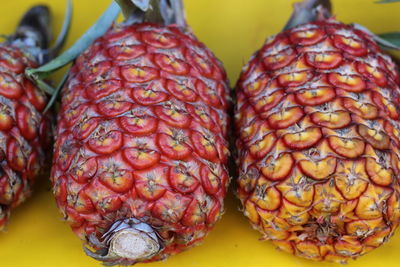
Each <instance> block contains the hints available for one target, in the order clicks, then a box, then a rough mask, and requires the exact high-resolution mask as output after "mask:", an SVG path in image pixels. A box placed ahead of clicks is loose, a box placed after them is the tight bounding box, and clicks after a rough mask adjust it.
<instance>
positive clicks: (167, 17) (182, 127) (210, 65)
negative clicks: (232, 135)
mask: <svg viewBox="0 0 400 267" xmlns="http://www.w3.org/2000/svg"><path fill="white" fill-rule="evenodd" d="M116 2H118V4H119V5H120V6H121V9H122V11H123V13H124V16H125V17H126V21H125V22H123V23H121V24H113V25H112V27H111V28H110V29H108V31H107V32H106V33H105V34H104V35H102V36H99V38H97V39H96V40H95V41H94V42H93V43H92V44H91V46H90V47H89V48H87V49H86V50H85V51H84V52H83V53H82V54H81V55H80V56H79V57H77V59H76V60H75V63H74V65H73V66H72V68H71V69H70V71H69V74H68V79H67V81H66V83H65V86H64V87H63V89H62V91H61V96H62V104H61V109H60V112H59V117H58V125H57V131H56V143H55V147H54V158H53V168H52V174H51V179H52V182H53V191H54V193H55V196H56V200H57V205H58V207H59V209H60V210H61V212H62V214H63V216H64V218H65V220H66V221H68V222H69V224H70V225H71V227H72V229H73V231H74V232H75V233H76V234H77V235H78V237H79V238H80V239H81V240H82V241H83V242H84V244H85V252H86V253H87V254H88V255H90V256H91V257H93V258H95V259H97V260H100V261H102V262H103V263H104V264H107V265H117V264H118V265H130V264H134V263H137V262H148V261H155V260H161V259H165V258H167V257H168V256H169V255H173V254H176V253H178V252H180V251H183V250H185V249H187V248H189V247H192V246H194V245H197V244H199V243H200V242H201V241H202V240H203V239H204V237H205V236H206V235H207V233H208V232H209V231H210V230H211V229H212V228H213V226H214V224H215V223H216V221H217V220H218V219H219V218H220V216H221V214H222V212H223V200H224V197H225V194H226V190H227V186H228V182H229V177H228V171H227V166H226V164H227V159H228V155H229V151H228V144H227V141H226V139H227V132H228V114H227V109H228V107H229V101H228V99H229V97H228V94H229V89H228V82H227V78H226V74H225V71H224V69H223V67H222V64H221V63H220V62H219V61H218V60H217V59H216V58H215V56H214V55H213V54H212V53H211V52H210V51H209V50H208V49H207V48H206V47H205V46H204V45H203V44H202V43H200V42H199V41H198V40H197V39H196V38H195V37H194V35H193V34H192V33H191V31H190V29H189V27H188V26H187V25H186V22H185V18H184V14H183V7H182V2H181V1H166V0H153V1H147V2H148V3H147V4H146V2H143V1H135V0H132V1H131V0H122V1H116ZM110 8H111V9H109V10H111V11H112V8H113V7H110ZM106 13H107V14H104V15H103V16H102V17H101V18H100V19H99V21H102V23H105V21H108V22H110V18H112V16H114V15H115V13H113V11H112V12H110V13H109V12H108V11H107V12H106ZM110 14H112V15H110ZM108 22H107V23H108ZM100 28H102V27H97V26H94V27H93V28H92V30H89V31H88V34H87V35H84V36H83V38H89V39H90V38H92V37H93V36H92V37H90V36H91V35H92V34H94V33H98V30H99V29H100ZM107 28H108V27H107ZM107 28H104V29H103V30H104V31H105V30H106V29H107ZM93 29H96V30H93ZM87 40H88V39H87ZM82 43H84V42H79V41H78V42H77V44H82ZM75 48H76V49H75ZM81 48H82V47H81ZM81 48H79V47H78V46H76V47H75V46H74V47H72V48H70V49H71V51H75V52H76V51H78V50H79V49H81ZM75 52H74V53H75ZM70 54H73V53H70ZM61 57H62V56H61ZM64 59H65V58H64ZM57 62H60V61H57ZM57 62H55V61H53V62H50V63H49V65H47V66H44V67H43V68H42V70H44V69H46V71H50V69H52V68H53V67H54V66H53V67H51V65H52V64H53V65H54V64H55V65H57V64H58V63H57ZM57 67H59V66H57ZM55 68H56V67H54V69H55ZM30 71H31V72H30V73H31V75H32V77H35V75H37V73H39V72H40V70H30ZM32 73H36V74H32ZM36 78H37V77H36ZM36 80H38V79H36Z"/></svg>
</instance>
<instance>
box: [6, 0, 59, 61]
mask: <svg viewBox="0 0 400 267" xmlns="http://www.w3.org/2000/svg"><path fill="white" fill-rule="evenodd" d="M50 40H51V14H50V9H49V8H48V7H47V6H45V5H37V6H34V7H32V8H30V9H29V10H28V11H27V12H26V13H25V15H24V16H23V17H22V19H21V21H20V23H19V25H18V27H17V29H16V31H15V33H14V34H13V35H11V36H10V37H9V38H8V42H9V43H11V44H12V45H14V46H18V47H20V48H22V49H24V50H25V51H27V52H28V53H29V54H31V55H32V56H34V57H35V58H36V59H37V61H38V62H39V63H43V62H44V61H45V60H47V58H46V56H45V54H46V53H44V51H45V50H46V49H47V47H48V46H49V43H50Z"/></svg>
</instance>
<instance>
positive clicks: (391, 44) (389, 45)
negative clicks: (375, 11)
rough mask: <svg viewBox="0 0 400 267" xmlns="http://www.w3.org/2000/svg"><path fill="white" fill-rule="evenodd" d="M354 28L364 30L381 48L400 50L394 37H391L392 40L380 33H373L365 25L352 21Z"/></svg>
mask: <svg viewBox="0 0 400 267" xmlns="http://www.w3.org/2000/svg"><path fill="white" fill-rule="evenodd" d="M352 25H353V27H354V28H356V29H358V30H360V31H364V32H366V33H368V34H370V35H371V36H372V38H373V39H374V40H375V42H377V43H378V45H380V46H381V47H382V48H383V49H394V50H400V46H399V44H398V43H396V40H395V37H394V36H393V37H392V40H391V39H390V38H385V37H382V35H376V34H375V33H373V32H371V31H370V30H368V29H367V28H366V27H364V26H362V25H360V24H357V23H353V24H352ZM389 34H395V33H389Z"/></svg>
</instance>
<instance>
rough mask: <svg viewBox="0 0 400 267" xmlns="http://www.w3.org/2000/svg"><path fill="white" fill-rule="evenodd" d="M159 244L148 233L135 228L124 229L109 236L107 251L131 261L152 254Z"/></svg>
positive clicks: (158, 248)
mask: <svg viewBox="0 0 400 267" xmlns="http://www.w3.org/2000/svg"><path fill="white" fill-rule="evenodd" d="M159 250H160V244H159V243H158V241H157V240H154V239H152V238H151V237H150V236H149V235H148V234H146V233H144V232H140V231H137V230H135V229H124V230H121V231H119V232H117V233H115V234H114V235H113V236H112V237H111V243H110V250H109V253H112V254H115V255H116V256H119V257H121V258H126V259H129V260H132V261H140V260H141V259H147V258H150V257H152V256H154V255H155V254H156V253H157V252H158V251H159Z"/></svg>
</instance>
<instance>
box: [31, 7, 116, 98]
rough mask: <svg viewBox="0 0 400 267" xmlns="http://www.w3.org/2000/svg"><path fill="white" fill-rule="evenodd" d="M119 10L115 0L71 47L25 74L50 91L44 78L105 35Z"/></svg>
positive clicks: (40, 86)
mask: <svg viewBox="0 0 400 267" xmlns="http://www.w3.org/2000/svg"><path fill="white" fill-rule="evenodd" d="M119 12H120V9H119V6H118V5H117V4H116V3H115V2H113V3H112V4H111V5H110V6H109V8H108V9H107V10H106V11H105V12H104V13H103V15H101V17H100V18H99V19H98V20H97V21H96V23H95V24H94V25H93V26H92V27H91V28H90V29H89V30H88V31H86V32H85V34H84V35H83V36H82V37H81V38H80V39H79V40H78V41H76V42H75V44H74V45H73V46H72V47H71V48H69V49H68V50H67V51H65V52H64V53H63V54H61V55H60V56H58V57H56V58H54V59H53V60H51V61H50V62H48V63H47V64H45V65H43V66H41V67H39V68H36V69H26V70H25V74H26V75H27V76H28V77H29V78H30V79H31V80H33V81H34V82H35V83H36V84H37V85H38V86H39V88H41V89H43V90H44V91H46V92H49V91H50V88H51V86H49V85H47V86H46V85H44V84H45V82H44V81H43V80H42V79H43V78H45V77H47V76H48V75H50V74H51V73H53V72H54V71H56V70H58V69H60V68H62V67H63V66H65V65H67V64H68V63H70V62H71V61H73V60H74V59H75V58H76V57H77V56H79V55H80V54H81V53H82V52H83V51H85V50H86V48H88V47H89V46H90V45H91V44H92V42H93V41H94V40H96V39H97V38H99V37H100V36H102V35H104V33H105V32H106V31H107V30H108V28H109V27H110V26H111V25H112V23H113V22H114V20H115V19H116V18H117V17H118V14H119ZM52 90H53V92H54V91H55V89H52Z"/></svg>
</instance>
